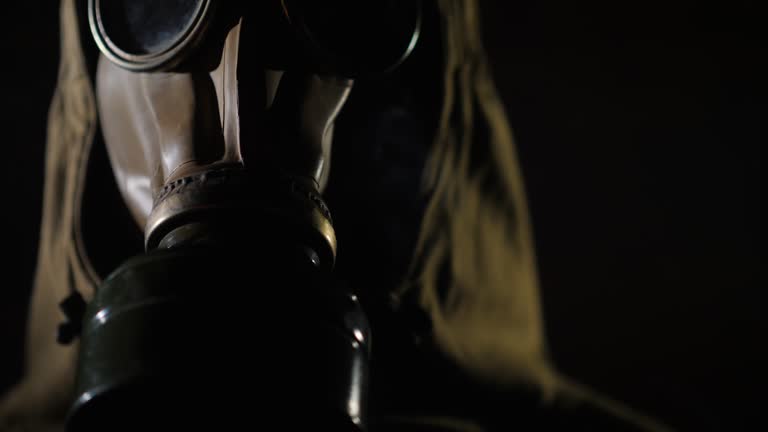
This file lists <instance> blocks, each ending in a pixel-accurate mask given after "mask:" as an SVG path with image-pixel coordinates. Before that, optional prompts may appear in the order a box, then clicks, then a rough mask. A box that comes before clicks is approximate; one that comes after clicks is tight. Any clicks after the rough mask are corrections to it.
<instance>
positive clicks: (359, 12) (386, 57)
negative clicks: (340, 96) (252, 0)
mask: <svg viewBox="0 0 768 432" xmlns="http://www.w3.org/2000/svg"><path fill="white" fill-rule="evenodd" d="M283 5H284V7H285V13H286V14H287V15H288V16H289V19H290V20H291V21H292V22H293V23H294V25H297V26H298V27H299V29H300V31H301V32H302V33H303V36H304V37H305V40H306V42H307V44H308V45H309V47H310V50H311V51H312V55H313V56H314V58H315V60H316V61H318V62H320V63H321V64H324V65H325V66H326V67H329V68H330V69H332V70H333V71H335V72H337V73H341V74H342V75H352V76H355V75H365V74H369V73H378V72H383V71H386V70H388V69H391V68H393V67H395V66H397V65H398V64H399V63H401V62H402V61H403V60H404V59H405V58H406V57H407V56H408V55H409V54H410V52H411V50H412V49H413V47H414V45H415V44H416V42H417V40H418V38H419V31H420V26H421V14H422V5H421V1H420V0H377V1H369V0H368V1H361V0H327V1H318V0H283Z"/></svg>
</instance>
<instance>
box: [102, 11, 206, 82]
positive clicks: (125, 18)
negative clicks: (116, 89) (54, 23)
mask: <svg viewBox="0 0 768 432" xmlns="http://www.w3.org/2000/svg"><path fill="white" fill-rule="evenodd" d="M88 3H89V4H88V9H89V14H88V15H89V20H90V26H91V32H92V33H93V37H94V39H95V40H96V43H97V45H98V46H99V48H100V50H101V51H102V52H103V53H104V55H105V56H107V57H108V58H109V59H110V60H112V61H113V62H115V63H116V64H118V65H120V66H122V67H125V68H127V69H130V70H135V71H150V70H158V69H166V68H170V67H172V66H174V65H176V64H178V63H179V62H181V61H182V60H183V59H184V56H185V55H186V54H187V53H188V52H189V51H190V50H191V48H193V46H194V45H196V44H197V43H198V42H199V41H200V39H201V35H202V33H203V32H204V31H205V29H206V27H207V24H208V22H207V21H208V20H207V19H206V18H207V17H208V15H209V14H210V13H211V11H212V5H211V3H212V0H162V1H158V0H105V1H102V0H89V2H88Z"/></svg>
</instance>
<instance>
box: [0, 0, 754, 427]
mask: <svg viewBox="0 0 768 432" xmlns="http://www.w3.org/2000/svg"><path fill="white" fill-rule="evenodd" d="M506 3H508V2H498V3H491V2H485V3H483V5H484V6H485V7H484V9H483V11H482V12H483V14H482V18H483V22H484V24H485V28H484V32H485V34H484V41H485V45H486V48H487V49H488V52H489V56H490V58H491V61H492V68H493V74H494V76H495V79H496V82H497V86H498V88H499V91H500V94H501V96H502V98H503V100H504V103H505V106H506V108H507V110H508V115H509V120H510V122H511V123H512V126H513V128H514V130H515V135H516V138H517V141H518V146H519V152H520V157H521V160H522V164H523V170H524V174H525V178H526V185H527V188H528V196H529V200H530V203H531V210H532V214H533V222H534V228H535V237H536V246H537V252H538V255H539V265H540V270H541V279H542V295H543V304H544V313H545V318H546V322H547V331H548V335H549V340H550V346H551V354H552V357H553V359H554V361H555V363H556V364H557V365H558V367H559V368H560V369H561V370H563V371H564V372H565V373H567V374H569V375H571V376H573V377H574V378H576V379H578V380H580V381H582V382H585V383H587V384H589V385H591V386H593V387H595V388H597V389H598V390H601V391H603V392H605V393H607V394H609V395H611V396H614V397H616V398H618V399H620V400H623V401H625V402H628V403H630V404H631V405H634V406H636V407H638V408H640V409H642V410H645V411H647V412H649V413H651V414H653V415H656V416H657V417H659V418H661V419H662V420H664V421H666V422H668V423H669V424H671V425H672V426H674V427H676V428H679V429H682V430H737V429H744V428H746V427H747V426H746V425H748V424H752V423H754V422H761V423H763V424H764V423H765V422H764V420H762V419H761V418H760V415H759V414H760V411H761V410H760V408H761V406H760V404H759V399H760V395H761V392H762V388H763V384H764V381H762V380H761V379H760V378H759V371H760V370H761V369H762V367H763V364H764V363H763V357H764V355H763V354H764V351H765V349H764V346H763V344H764V343H765V339H766V338H765V330H766V325H765V324H766V318H765V316H764V314H763V308H764V306H763V303H762V302H761V299H762V298H764V296H763V295H762V293H761V289H759V288H765V287H764V286H762V287H760V286H755V285H752V284H751V283H752V282H753V278H752V276H753V275H754V272H755V268H756V267H755V266H754V264H755V263H756V262H757V260H758V259H759V258H760V257H759V256H758V254H757V253H756V252H755V251H754V250H753V240H752V236H753V235H754V233H753V232H752V231H751V230H750V229H748V226H749V225H748V221H747V219H748V218H747V207H748V203H749V202H752V201H755V200H759V198H758V197H760V196H761V195H760V194H759V189H760V187H759V185H758V184H757V183H755V182H756V179H754V178H749V177H748V175H747V172H748V168H753V169H754V168H757V167H759V165H760V164H759V163H758V161H757V159H756V158H755V156H754V153H753V150H754V148H755V147H756V146H757V145H759V144H761V143H764V142H765V141H764V140H762V139H761V138H759V137H761V136H762V134H761V133H759V132H760V131H758V128H757V127H756V125H757V124H758V122H759V120H762V119H763V118H764V116H765V114H766V110H765V105H764V102H763V101H762V99H761V98H760V97H759V95H758V93H757V90H756V87H757V86H756V84H757V82H758V77H759V76H760V73H759V68H758V66H759V65H760V64H761V61H762V58H763V57H764V56H765V45H764V44H763V43H762V42H761V40H760V38H759V36H758V30H759V28H760V27H761V26H762V25H763V24H762V23H761V21H760V15H759V14H758V12H757V9H756V6H755V4H756V2H755V3H753V2H747V1H741V2H737V1H731V2H722V4H721V5H720V6H704V5H703V4H696V3H695V2H685V1H681V2H660V1H651V2H635V3H632V4H631V5H630V4H628V3H626V2H613V5H612V6H607V5H603V4H599V3H598V2H592V1H588V2H554V1H537V2H509V3H514V4H507V5H506V6H504V7H503V8H502V7H501V6H500V4H506ZM5 7H6V9H4V14H3V18H4V19H3V46H4V55H3V58H4V61H3V64H0V70H2V71H3V73H2V82H1V83H0V90H1V91H2V104H3V113H2V117H0V118H2V121H0V124H2V135H0V137H1V138H2V153H1V155H2V156H1V157H2V158H3V164H2V166H3V169H2V170H0V175H2V185H3V188H2V190H3V197H2V206H3V207H2V212H0V214H1V215H2V220H1V224H0V226H2V227H3V239H4V240H5V241H4V242H3V246H4V249H5V251H4V252H5V253H4V256H5V259H4V260H3V264H2V266H0V268H1V269H2V274H3V276H4V277H3V287H2V291H1V293H0V329H1V330H0V343H1V345H0V356H1V358H0V364H1V365H2V369H1V370H0V389H2V388H7V387H8V386H9V385H11V384H12V383H13V382H14V380H15V379H16V378H17V377H18V375H19V373H20V371H21V359H20V357H19V355H18V353H20V352H21V350H22V347H23V326H24V320H25V318H26V305H27V301H28V296H29V292H30V286H31V275H32V273H33V269H34V261H35V254H36V245H37V241H38V224H39V220H40V209H41V200H42V182H43V166H44V158H43V152H44V142H45V127H46V115H47V109H48V104H49V101H50V98H51V95H52V92H53V87H54V82H55V78H56V67H57V63H58V22H57V21H58V16H57V5H56V4H55V2H23V3H16V2H14V5H13V6H5ZM8 8H10V9H8ZM752 428H755V429H760V427H758V426H757V425H753V426H752Z"/></svg>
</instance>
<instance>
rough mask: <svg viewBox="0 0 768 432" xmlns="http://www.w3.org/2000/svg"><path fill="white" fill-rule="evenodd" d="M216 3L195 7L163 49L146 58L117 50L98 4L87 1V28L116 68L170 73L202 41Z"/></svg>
mask: <svg viewBox="0 0 768 432" xmlns="http://www.w3.org/2000/svg"><path fill="white" fill-rule="evenodd" d="M214 9H215V0H203V1H201V2H200V3H198V5H197V10H196V11H195V14H194V19H192V20H191V21H190V23H189V24H188V25H187V27H186V28H185V29H184V31H183V32H181V34H180V36H177V37H176V40H175V41H174V42H173V43H172V44H171V45H170V46H169V47H168V48H166V49H164V50H162V51H158V52H155V53H149V54H141V55H137V54H131V53H128V52H126V51H124V50H122V49H120V47H119V46H117V44H115V43H114V42H113V41H112V40H111V39H110V38H109V36H108V35H107V31H106V30H105V28H104V23H103V22H102V19H101V0H88V24H89V26H90V30H91V34H92V35H93V39H94V41H95V42H96V45H97V46H98V47H99V50H100V51H101V52H102V53H103V54H104V56H105V57H107V58H108V59H109V60H110V61H112V62H113V63H115V64H116V65H118V66H120V67H122V68H124V69H128V70H131V71H134V72H152V71H158V70H169V69H172V68H173V67H175V66H177V65H178V64H179V63H181V62H182V61H184V60H185V59H186V58H187V57H188V55H189V54H190V52H192V51H193V50H194V48H195V47H196V46H197V45H198V44H199V42H200V41H201V40H202V39H203V35H204V34H205V32H206V30H207V29H208V27H210V19H209V17H210V16H211V15H212V13H213V11H214Z"/></svg>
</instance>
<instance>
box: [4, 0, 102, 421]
mask: <svg viewBox="0 0 768 432" xmlns="http://www.w3.org/2000/svg"><path fill="white" fill-rule="evenodd" d="M60 11H61V19H60V23H61V40H60V48H61V61H60V65H59V72H58V84H57V86H56V90H55V93H54V96H53V100H52V102H51V106H50V111H49V115H48V134H47V144H46V161H45V170H46V173H45V182H44V197H43V214H42V225H41V232H40V244H39V250H38V257H37V269H36V274H35V279H34V286H33V294H32V300H31V303H30V314H29V317H30V318H29V323H28V326H27V338H26V340H27V342H26V360H25V376H24V378H23V380H22V381H21V383H20V384H19V385H18V386H17V387H16V388H15V389H14V390H13V391H12V392H11V393H9V394H8V395H6V396H5V397H4V399H3V400H2V402H0V431H3V432H5V431H11V430H30V431H36V430H49V428H51V427H53V428H54V429H52V430H56V429H55V424H56V422H59V423H60V421H61V417H62V415H63V413H64V410H66V408H67V404H68V402H69V400H68V397H69V395H70V392H71V388H72V384H73V380H74V364H75V355H76V350H77V345H76V344H73V345H70V346H66V347H65V346H61V345H59V344H57V343H56V327H57V325H58V324H59V323H60V322H62V321H63V320H64V316H63V314H62V313H61V311H60V310H59V307H58V304H59V302H61V301H62V300H63V299H64V298H66V297H67V296H68V295H69V293H70V292H71V291H72V290H73V289H77V290H78V291H80V292H81V293H83V294H84V295H85V296H86V298H88V297H90V296H91V295H92V294H93V290H94V287H95V286H96V285H97V283H98V281H97V277H96V276H95V274H94V273H93V271H92V270H91V266H90V265H89V263H88V261H87V257H85V256H84V254H83V251H82V247H81V241H80V239H79V223H80V201H81V195H82V191H83V182H84V179H85V178H84V177H85V172H86V170H85V167H86V163H87V159H88V154H89V150H90V146H91V143H92V142H93V138H94V132H95V129H96V110H95V101H94V96H93V90H92V88H91V81H90V79H89V77H88V74H87V71H86V66H85V62H84V57H83V54H82V48H81V45H80V35H79V29H78V26H77V16H76V12H75V5H74V0H63V1H62V2H61V6H60ZM12 424H17V426H11V425H12ZM51 424H53V425H54V426H51ZM22 425H26V426H22ZM16 427H18V428H20V429H16Z"/></svg>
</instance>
